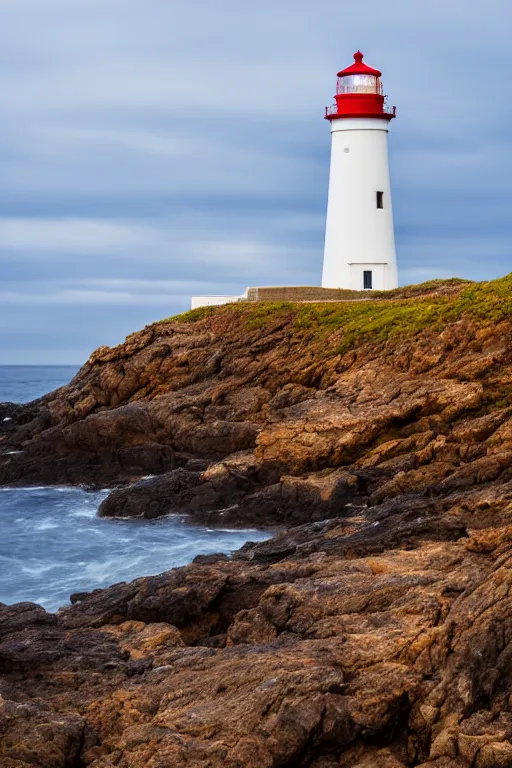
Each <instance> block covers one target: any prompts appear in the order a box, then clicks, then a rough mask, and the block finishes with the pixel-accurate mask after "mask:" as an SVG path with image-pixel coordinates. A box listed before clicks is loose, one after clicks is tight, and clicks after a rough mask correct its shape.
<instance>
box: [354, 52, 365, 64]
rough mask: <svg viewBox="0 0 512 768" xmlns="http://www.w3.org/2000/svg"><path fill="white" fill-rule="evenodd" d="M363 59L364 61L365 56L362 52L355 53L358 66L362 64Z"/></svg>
mask: <svg viewBox="0 0 512 768" xmlns="http://www.w3.org/2000/svg"><path fill="white" fill-rule="evenodd" d="M363 59H364V55H363V54H362V53H361V51H357V53H354V61H356V62H357V63H358V64H360V63H361V62H362V60H363Z"/></svg>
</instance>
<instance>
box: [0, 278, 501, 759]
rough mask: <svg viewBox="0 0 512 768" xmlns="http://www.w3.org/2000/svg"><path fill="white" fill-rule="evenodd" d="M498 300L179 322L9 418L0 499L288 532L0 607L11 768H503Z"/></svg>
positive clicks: (412, 300) (9, 409) (471, 293)
mask: <svg viewBox="0 0 512 768" xmlns="http://www.w3.org/2000/svg"><path fill="white" fill-rule="evenodd" d="M511 288H512V277H507V278H503V279H502V280H498V281H494V282H492V283H483V284H471V285H467V284H463V283H461V282H460V281H447V282H445V283H434V284H429V285H426V286H422V287H416V288H412V289H402V290H401V291H397V292H394V293H393V294H392V295H387V296H379V297H376V299H375V300H372V301H346V302H342V303H325V304H300V305H297V304H295V305H294V304H289V303H283V304H278V305H276V304H264V303H262V304H259V303H258V304H254V305H233V306H227V307H223V308H218V309H215V310H198V311H195V312H193V313H188V314H187V315H185V316H181V317H180V318H176V319H174V320H169V321H164V322H161V323H157V324H155V325H153V326H150V327H148V328H146V329H144V331H142V332H140V333H137V334H134V335H133V336H131V337H129V338H128V339H127V340H126V342H125V343H124V344H122V345H120V346H119V347H117V348H115V349H108V348H101V349H99V350H98V351H97V352H96V353H95V354H94V355H93V356H92V357H91V359H90V360H89V361H88V363H87V364H86V365H85V366H84V367H83V368H82V370H81V371H80V372H79V374H78V375H77V376H76V377H75V379H74V380H73V381H72V382H71V384H70V385H69V386H67V387H64V388H63V389H61V390H59V391H58V392H56V393H53V394H52V395H50V396H48V397H46V398H43V399H42V400H40V401H37V402H35V403H32V404H30V405H29V406H26V407H16V406H11V405H3V406H0V427H1V428H2V429H3V432H4V436H3V438H2V441H1V442H0V452H1V455H0V462H1V463H0V481H1V482H2V483H4V484H7V483H8V484H28V483H34V482H37V483H54V482H59V483H62V482H69V483H86V484H90V485H98V484H102V485H103V484H105V483H111V484H116V485H119V486H121V487H120V488H119V490H117V491H114V492H113V494H112V495H111V496H110V497H109V498H108V499H107V501H106V502H105V503H104V505H103V508H102V510H101V513H102V514H104V515H123V516H127V515H130V516H140V517H148V518H151V517H155V516H158V515H161V514H168V513H172V512H173V511H177V510H180V511H183V510H184V509H186V510H187V511H188V512H189V513H190V515H192V516H195V517H197V518H200V519H202V520H208V521H210V522H212V523H216V524H226V523H229V525H233V524H245V523H247V522H248V521H250V522H251V524H256V525H258V524H259V525H271V526H278V527H279V528H280V532H279V533H277V534H276V535H275V536H274V538H273V539H271V540H269V541H267V542H265V543H263V544H257V545H252V544H247V545H246V546H245V547H244V548H243V549H242V550H240V551H239V552H237V553H234V554H233V556H232V558H230V559H227V558H225V557H224V556H221V555H219V556H209V557H202V558H198V559H197V560H196V562H194V563H192V564H191V565H189V566H187V567H186V568H180V569H175V570H174V571H170V572H168V573H165V574H162V575H161V576H155V577H149V578H146V579H139V580H137V581H135V582H132V583H131V584H120V585H116V586H113V587H111V588H109V589H107V590H98V591H96V592H93V593H91V594H80V595H75V596H74V597H73V605H71V606H70V607H68V608H65V609H63V610H61V611H60V612H59V613H58V614H57V615H52V614H47V613H45V612H44V611H43V610H42V609H41V608H39V607H37V606H34V605H32V604H23V605H19V606H12V607H6V606H4V607H2V608H1V609H0V616H1V624H0V671H1V673H2V688H1V692H2V696H3V699H1V700H0V733H1V734H2V739H1V741H0V764H1V765H2V767H3V766H5V768H26V766H32V765H37V766H42V767H43V768H54V766H55V767H56V768H60V767H61V766H62V768H66V767H68V766H69V767H70V768H75V767H76V768H78V766H80V767H82V766H92V768H111V766H120V768H139V766H143V765H144V766H148V768H164V767H165V768H167V767H168V766H173V768H174V766H176V768H182V767H183V768H185V767H187V768H192V766H194V768H196V767H199V766H210V767H211V768H217V767H218V768H220V766H228V768H235V767H236V768H245V767H247V768H253V767H254V768H265V767H267V768H277V767H278V766H280V767H288V768H292V767H295V766H297V768H299V767H302V768H334V766H346V767H347V768H348V767H351V768H373V767H374V766H375V767H376V768H406V767H407V768H408V767H409V766H420V765H421V766H423V768H427V766H428V768H463V767H465V768H470V766H471V767H472V768H500V767H501V768H506V767H507V766H510V765H512V713H511V699H510V690H511V683H512V679H511V677H512V662H511V646H510V640H511V638H512V611H511V607H512V606H511V603H510V602H509V600H510V598H509V592H510V587H511V584H512V568H511V556H512V398H511V393H512V342H511V338H512V336H511V330H512V329H511V325H512V293H511ZM4 418H7V419H9V420H8V421H3V419H4ZM146 475H154V477H152V478H151V479H143V478H144V477H145V476H146Z"/></svg>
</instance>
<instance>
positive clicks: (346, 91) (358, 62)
mask: <svg viewBox="0 0 512 768" xmlns="http://www.w3.org/2000/svg"><path fill="white" fill-rule="evenodd" d="M363 58H364V57H363V54H362V53H361V51H358V52H357V53H354V63H353V64H351V65H350V67H347V68H346V69H342V70H341V72H338V85H337V88H336V96H335V97H334V98H335V99H336V104H333V106H332V107H326V110H325V118H326V120H338V119H340V118H346V117H377V118H382V119H383V120H392V119H393V118H394V117H395V116H396V107H393V110H392V111H391V112H389V111H388V107H387V104H386V97H385V96H384V95H383V92H382V82H381V79H380V78H381V75H382V73H381V72H379V70H378V69H374V68H373V67H369V66H368V65H367V64H364V63H363Z"/></svg>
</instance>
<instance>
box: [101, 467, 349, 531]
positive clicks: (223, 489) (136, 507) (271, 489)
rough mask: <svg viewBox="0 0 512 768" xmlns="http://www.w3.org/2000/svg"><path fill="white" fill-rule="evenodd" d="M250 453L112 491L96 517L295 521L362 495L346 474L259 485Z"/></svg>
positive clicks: (338, 510)
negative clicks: (175, 516)
mask: <svg viewBox="0 0 512 768" xmlns="http://www.w3.org/2000/svg"><path fill="white" fill-rule="evenodd" d="M258 469H259V467H258V465H257V463H256V462H255V461H254V457H253V456H252V454H244V453H242V454H237V455H234V456H233V457H231V458H230V459H229V460H226V461H224V462H220V463H218V464H214V465H212V466H211V467H209V468H208V469H207V470H206V471H205V472H202V473H201V472H190V471H187V470H186V469H181V468H180V469H176V470H173V471H172V472H168V473H166V474H164V475H161V476H159V477H154V478H151V479H148V480H143V481H141V482H139V483H136V484H135V485H132V486H129V487H127V488H122V489H119V490H116V491H113V492H112V493H111V494H110V495H109V496H108V497H107V498H106V499H105V500H104V501H103V502H102V504H101V506H100V510H99V515H100V516H101V517H136V518H143V519H154V518H156V517H160V516H162V515H168V514H179V513H186V514H188V515H190V516H191V517H193V518H194V519H195V520H197V521H200V522H203V523H207V524H209V525H229V526H238V527H245V526H260V527H261V526H278V525H300V524H301V523H305V522H307V521H309V520H323V519H325V518H328V517H339V516H341V515H343V514H344V512H345V504H346V503H348V502H349V501H353V500H354V499H355V498H358V497H359V496H361V493H360V492H361V483H360V481H359V478H358V476H357V475H354V474H350V473H349V472H344V471H337V472H334V473H328V474H324V473H317V474H311V475H309V476H307V477H304V478H294V477H288V478H282V479H281V482H279V483H274V484H272V485H266V486H265V485H263V484H262V483H261V482H260V481H259V477H258Z"/></svg>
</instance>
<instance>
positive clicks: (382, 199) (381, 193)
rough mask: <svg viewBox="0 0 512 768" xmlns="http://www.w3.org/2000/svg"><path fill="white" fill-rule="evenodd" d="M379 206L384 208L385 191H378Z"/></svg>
mask: <svg viewBox="0 0 512 768" xmlns="http://www.w3.org/2000/svg"><path fill="white" fill-rule="evenodd" d="M377 208H384V192H377Z"/></svg>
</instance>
